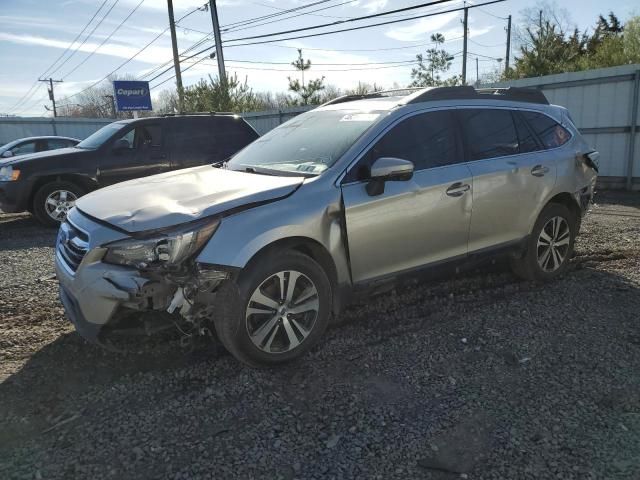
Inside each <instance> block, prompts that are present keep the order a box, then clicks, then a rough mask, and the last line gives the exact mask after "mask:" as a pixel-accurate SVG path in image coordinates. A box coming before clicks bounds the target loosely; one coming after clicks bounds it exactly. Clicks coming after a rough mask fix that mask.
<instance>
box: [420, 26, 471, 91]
mask: <svg viewBox="0 0 640 480" xmlns="http://www.w3.org/2000/svg"><path fill="white" fill-rule="evenodd" d="M431 41H432V42H433V43H434V44H435V45H434V47H433V48H430V49H429V50H427V55H426V59H425V57H424V56H423V55H422V54H421V53H419V54H417V55H416V60H417V61H418V66H417V67H415V68H413V69H411V79H412V82H411V84H410V85H409V86H410V87H435V86H451V85H459V84H460V83H461V78H460V77H459V76H458V75H454V76H453V77H449V78H446V79H444V78H442V76H443V74H445V73H447V72H448V71H449V69H450V68H451V60H453V56H452V55H451V54H450V53H449V52H447V51H446V50H444V49H439V48H438V46H439V45H441V44H443V43H444V41H445V38H444V35H442V34H441V33H435V34H433V35H431Z"/></svg>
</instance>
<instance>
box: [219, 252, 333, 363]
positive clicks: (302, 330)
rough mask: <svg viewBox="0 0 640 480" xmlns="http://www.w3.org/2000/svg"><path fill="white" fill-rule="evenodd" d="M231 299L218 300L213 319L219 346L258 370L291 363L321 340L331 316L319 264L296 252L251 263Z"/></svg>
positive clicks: (325, 280) (327, 288) (327, 285)
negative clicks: (219, 342) (219, 305)
mask: <svg viewBox="0 0 640 480" xmlns="http://www.w3.org/2000/svg"><path fill="white" fill-rule="evenodd" d="M237 286H238V291H237V294H236V295H234V296H233V297H231V296H229V297H226V296H224V294H223V295H222V297H223V298H220V301H221V302H222V303H226V305H225V306H223V308H222V310H221V313H222V315H221V316H219V317H218V318H216V319H215V326H216V332H217V334H218V337H219V338H220V341H221V342H222V344H223V345H224V346H225V347H226V348H227V350H229V351H230V352H231V353H232V354H233V355H234V356H235V357H236V358H238V359H239V360H241V361H242V362H244V363H246V364H248V365H250V366H253V367H262V366H269V365H275V364H279V363H284V362H288V361H291V360H293V359H295V358H298V357H300V356H301V355H303V354H304V353H306V352H307V351H308V350H309V349H310V348H311V347H312V346H313V345H314V344H316V343H317V341H318V340H319V339H320V337H321V336H322V334H323V332H324V330H325V328H326V326H327V323H328V321H329V316H330V312H331V303H332V302H331V284H330V282H329V279H328V278H327V275H326V273H325V272H324V270H323V269H322V267H321V266H320V265H318V264H317V263H316V262H315V261H314V260H313V259H311V258H309V257H308V256H306V255H303V254H301V253H298V252H295V251H290V250H289V251H284V252H282V253H271V254H269V255H267V256H265V257H263V258H261V259H258V261H254V262H252V264H251V266H249V267H248V269H247V270H245V271H243V272H242V274H241V275H240V278H239V279H238V281H237Z"/></svg>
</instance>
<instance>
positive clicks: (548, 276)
mask: <svg viewBox="0 0 640 480" xmlns="http://www.w3.org/2000/svg"><path fill="white" fill-rule="evenodd" d="M556 217H559V218H561V219H563V220H564V222H566V225H567V227H568V233H569V243H568V245H567V248H566V251H565V249H564V245H563V246H562V251H561V253H564V255H563V256H562V261H561V262H557V263H554V264H553V265H552V264H549V265H550V267H553V266H554V265H556V264H559V266H558V267H557V268H555V269H553V270H550V271H548V270H545V269H544V268H543V266H542V265H541V264H540V263H539V261H538V254H539V253H540V254H541V255H543V254H544V252H545V251H546V249H545V247H544V246H541V247H540V251H539V249H538V240H539V239H540V236H541V233H542V229H543V228H545V227H546V228H547V229H548V228H549V222H550V221H551V220H552V219H554V218H556ZM577 231H578V219H577V218H575V215H574V214H573V213H572V212H571V211H570V210H569V209H568V208H567V207H566V206H564V205H562V204H559V203H550V204H548V205H547V206H546V207H544V208H543V209H542V212H540V215H539V216H538V219H537V220H536V223H535V225H534V227H533V230H532V231H531V235H530V236H529V239H528V240H527V246H526V251H525V253H524V254H523V255H522V256H521V257H519V258H512V259H511V269H512V270H513V273H515V274H516V275H517V276H518V277H520V278H522V279H524V280H534V281H541V282H548V281H551V280H553V279H555V278H557V277H558V276H560V275H562V274H563V273H564V272H565V270H566V269H567V266H568V264H569V260H570V258H571V256H572V254H573V245H574V242H575V239H576V235H577ZM551 256H552V257H553V255H551ZM541 258H545V257H541ZM549 261H550V262H551V261H552V262H556V260H555V259H553V258H551V259H549Z"/></svg>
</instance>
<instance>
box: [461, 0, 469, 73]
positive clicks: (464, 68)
mask: <svg viewBox="0 0 640 480" xmlns="http://www.w3.org/2000/svg"><path fill="white" fill-rule="evenodd" d="M468 19H469V7H464V21H463V22H462V23H463V25H464V41H463V44H462V84H463V85H466V84H467V33H468V29H467V20H468Z"/></svg>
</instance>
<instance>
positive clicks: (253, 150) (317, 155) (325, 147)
mask: <svg viewBox="0 0 640 480" xmlns="http://www.w3.org/2000/svg"><path fill="white" fill-rule="evenodd" d="M380 116H381V112H368V113H363V112H360V111H347V110H319V111H315V110H314V111H311V112H308V113H305V114H302V115H300V116H298V117H296V118H294V119H292V120H289V121H288V122H286V123H284V124H282V125H281V126H279V127H278V128H275V129H273V130H271V131H270V132H269V133H267V134H266V135H264V136H263V137H260V138H258V139H257V140H255V141H254V142H253V143H251V144H250V145H249V146H248V147H246V148H245V149H244V150H242V151H240V152H239V153H238V154H237V155H235V156H234V157H233V158H232V159H231V160H230V161H229V162H228V164H227V167H228V168H230V169H232V170H247V169H254V168H260V169H266V170H274V171H276V172H278V171H280V172H289V173H290V172H299V173H301V174H305V175H319V174H321V173H322V172H323V171H325V170H326V169H327V168H329V167H330V166H331V165H333V164H334V163H335V162H336V160H338V159H339V158H340V157H341V156H342V154H343V153H344V152H346V151H347V149H348V148H349V147H350V146H351V145H353V143H354V142H355V141H356V140H357V139H358V138H359V137H360V136H361V135H362V134H363V133H364V132H366V131H367V130H368V129H369V127H371V125H373V124H374V123H375V122H376V121H377V120H378V118H380Z"/></svg>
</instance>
